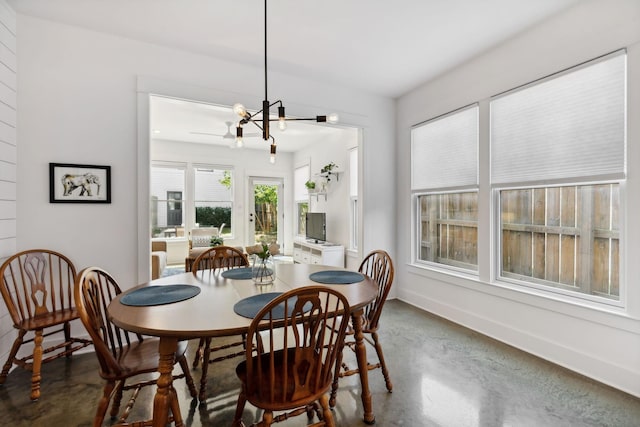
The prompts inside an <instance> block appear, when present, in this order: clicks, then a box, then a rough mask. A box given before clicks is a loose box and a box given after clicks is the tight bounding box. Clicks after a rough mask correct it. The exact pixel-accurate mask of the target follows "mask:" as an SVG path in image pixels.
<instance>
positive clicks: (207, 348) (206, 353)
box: [198, 338, 211, 402]
mask: <svg viewBox="0 0 640 427" xmlns="http://www.w3.org/2000/svg"><path fill="white" fill-rule="evenodd" d="M210 357H211V338H206V339H205V340H204V348H203V353H202V367H201V375H200V394H199V395H198V399H200V401H201V402H204V400H205V399H206V395H207V373H208V372H209V358H210Z"/></svg>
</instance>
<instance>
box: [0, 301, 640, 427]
mask: <svg viewBox="0 0 640 427" xmlns="http://www.w3.org/2000/svg"><path fill="white" fill-rule="evenodd" d="M380 337H381V341H382V345H383V347H384V349H385V356H386V359H387V364H388V366H389V370H390V374H391V380H392V381H393V385H394V389H393V393H388V392H387V391H386V388H385V385H384V381H383V378H382V375H381V372H380V370H375V371H371V372H370V376H369V378H370V387H371V393H372V397H373V405H374V411H375V415H376V425H378V426H382V427H387V426H390V427H395V426H444V427H449V426H450V427H475V426H478V427H480V426H482V427H494V426H495V427H498V426H505V427H506V426H514V427H520V426H531V427H579V426H611V427H638V426H640V399H637V398H635V397H633V396H630V395H628V394H625V393H623V392H620V391H618V390H615V389H613V388H610V387H608V386H605V385H602V384H599V383H597V382H595V381H592V380H590V379H587V378H585V377H582V376H580V375H577V374H575V373H572V372H570V371H567V370H565V369H563V368H559V367H557V366H555V365H553V364H551V363H548V362H545V361H542V360H540V359H538V358H536V357H533V356H530V355H528V354H526V353H523V352H521V351H519V350H516V349H514V348H512V347H509V346H506V345H504V344H501V343H499V342H496V341H494V340H492V339H489V338H486V337H484V336H482V335H480V334H477V333H475V332H472V331H469V330H468V329H465V328H463V327H460V326H457V325H455V324H452V323H450V322H447V321H445V320H442V319H441V318H438V317H436V316H433V315H431V314H429V313H425V312H423V311H421V310H418V309H416V308H414V307H412V306H410V305H408V304H406V303H403V302H400V301H388V302H387V305H386V306H385V309H384V311H383V317H382V320H381V331H380ZM196 345H197V341H193V342H191V343H190V352H191V353H192V352H193V350H194V349H195V347H196ZM367 351H368V355H369V358H370V360H371V359H372V358H375V356H374V353H375V352H374V351H373V349H371V348H368V349H367ZM345 359H346V360H347V361H348V362H351V363H350V364H352V365H354V366H355V363H354V361H355V358H354V357H353V355H352V354H350V353H347V354H346V356H345ZM239 361H240V359H232V360H227V361H225V362H222V363H218V364H214V365H211V367H210V369H209V380H208V389H207V393H208V396H209V397H208V398H207V399H206V401H205V402H202V403H199V402H197V401H193V400H192V399H191V398H190V397H189V395H188V392H187V390H186V386H185V384H184V381H183V380H180V381H177V382H176V383H175V387H176V390H177V392H178V395H179V398H180V408H181V411H182V416H183V419H184V423H185V426H187V427H189V426H193V427H198V426H229V425H230V424H231V420H232V418H233V414H234V410H235V404H236V398H237V395H238V391H239V387H240V383H239V381H238V380H237V378H236V376H235V366H236V364H237V363H238V362H239ZM2 362H4V361H2ZM193 376H194V380H195V381H196V383H199V378H200V369H199V368H198V369H195V370H193ZM42 377H43V378H42V397H41V398H40V400H39V401H37V402H31V401H30V400H29V391H30V374H29V373H28V372H26V371H24V370H22V369H15V370H14V371H12V372H11V373H10V375H9V377H8V379H7V382H6V383H5V384H4V385H2V386H0V413H1V414H2V416H1V418H0V419H1V421H0V424H1V425H3V426H25V427H26V426H29V427H32V426H34V427H58V426H61V427H62V426H64V427H67V426H90V425H92V421H93V415H94V411H95V407H96V404H97V402H98V400H99V398H100V396H101V393H102V386H103V382H102V380H101V379H100V377H99V376H98V363H97V360H96V358H95V356H94V355H93V353H88V354H81V355H74V356H73V357H72V358H71V359H69V360H65V359H64V358H63V359H58V360H55V361H54V362H52V363H49V364H47V365H44V367H43V372H42ZM154 391H155V389H154V388H147V389H146V390H143V391H142V392H141V393H140V396H139V397H138V399H137V401H136V405H135V407H134V412H133V413H132V415H131V416H130V421H133V420H136V419H140V418H148V417H149V416H150V413H151V407H152V395H153V392H154ZM127 399H128V396H127V395H125V396H124V397H123V405H124V403H125V402H126V400H127ZM259 416H260V413H259V411H257V410H256V409H255V408H253V407H251V406H250V405H247V407H246V409H245V412H244V418H243V419H244V422H245V424H246V425H249V424H250V423H251V422H253V421H255V420H257V419H258V417H259ZM334 416H335V419H336V424H337V425H338V426H344V427H351V426H364V425H365V423H364V422H363V421H362V405H361V402H360V396H359V382H358V379H357V376H353V377H349V378H345V379H342V380H341V382H340V390H339V392H338V403H337V406H336V408H335V411H334ZM306 421H307V418H306V416H305V415H302V416H299V417H296V418H293V419H290V420H288V421H286V422H283V423H279V425H282V426H303V425H306ZM104 425H110V423H109V422H108V421H107V422H105V424H104Z"/></svg>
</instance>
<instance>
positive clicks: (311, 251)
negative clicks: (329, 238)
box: [293, 241, 344, 267]
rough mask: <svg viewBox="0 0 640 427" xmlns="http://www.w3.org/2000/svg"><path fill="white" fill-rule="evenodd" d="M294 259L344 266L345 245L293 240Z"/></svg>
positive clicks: (306, 262) (298, 261)
mask: <svg viewBox="0 0 640 427" xmlns="http://www.w3.org/2000/svg"><path fill="white" fill-rule="evenodd" d="M293 261H294V262H297V263H300V264H322V265H331V266H334V267H344V246H341V245H335V244H333V243H308V242H303V241H295V242H293Z"/></svg>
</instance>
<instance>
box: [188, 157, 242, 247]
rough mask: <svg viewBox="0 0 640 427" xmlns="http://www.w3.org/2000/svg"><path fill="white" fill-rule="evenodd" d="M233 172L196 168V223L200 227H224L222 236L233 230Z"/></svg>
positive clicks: (210, 167)
mask: <svg viewBox="0 0 640 427" xmlns="http://www.w3.org/2000/svg"><path fill="white" fill-rule="evenodd" d="M231 172H232V171H231V170H230V169H225V168H216V167H213V166H205V165H201V166H197V167H194V187H193V188H194V210H195V223H196V224H198V226H199V227H218V228H220V227H222V226H223V225H224V228H223V229H222V234H223V236H224V235H230V234H231V229H232V225H233V224H232V217H233V216H232V210H233V185H232V182H233V181H232V179H231V176H232V174H231Z"/></svg>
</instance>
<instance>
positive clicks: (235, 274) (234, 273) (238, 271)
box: [222, 267, 251, 280]
mask: <svg viewBox="0 0 640 427" xmlns="http://www.w3.org/2000/svg"><path fill="white" fill-rule="evenodd" d="M222 277H224V278H226V279H240V280H244V279H251V267H241V268H230V269H229V270H225V271H223V272H222Z"/></svg>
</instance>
